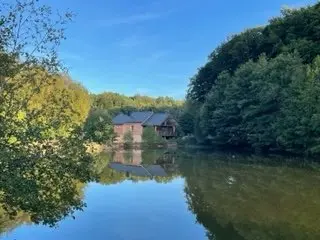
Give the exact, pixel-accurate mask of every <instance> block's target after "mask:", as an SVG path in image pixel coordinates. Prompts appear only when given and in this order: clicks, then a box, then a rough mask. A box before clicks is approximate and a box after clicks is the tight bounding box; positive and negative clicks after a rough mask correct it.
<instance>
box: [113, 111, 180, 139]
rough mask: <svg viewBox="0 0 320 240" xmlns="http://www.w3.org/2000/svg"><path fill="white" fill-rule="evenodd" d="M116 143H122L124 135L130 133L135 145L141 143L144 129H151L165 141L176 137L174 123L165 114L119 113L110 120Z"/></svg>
mask: <svg viewBox="0 0 320 240" xmlns="http://www.w3.org/2000/svg"><path fill="white" fill-rule="evenodd" d="M112 123H113V126H114V132H115V133H116V135H117V138H116V142H119V143H121V142H123V137H124V135H125V134H126V133H127V132H129V131H131V132H132V136H133V141H134V142H135V143H141V142H142V133H143V129H144V128H145V127H153V128H154V130H155V132H156V133H157V134H158V135H159V136H161V137H163V138H166V139H169V138H173V137H175V136H176V121H175V120H174V119H173V118H172V117H171V116H170V115H169V114H167V113H154V112H132V113H131V114H128V115H127V114H123V113H120V114H118V115H117V116H116V117H114V118H113V120H112Z"/></svg>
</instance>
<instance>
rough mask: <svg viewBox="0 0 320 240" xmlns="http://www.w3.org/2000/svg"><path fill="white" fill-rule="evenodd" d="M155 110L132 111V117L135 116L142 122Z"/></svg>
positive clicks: (135, 118) (136, 119) (134, 117)
mask: <svg viewBox="0 0 320 240" xmlns="http://www.w3.org/2000/svg"><path fill="white" fill-rule="evenodd" d="M152 114H153V112H132V113H131V114H130V117H131V118H133V119H134V120H135V121H136V122H139V123H142V122H144V121H146V120H147V119H148V118H149V117H151V116H152Z"/></svg>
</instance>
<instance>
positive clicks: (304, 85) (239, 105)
mask: <svg viewBox="0 0 320 240" xmlns="http://www.w3.org/2000/svg"><path fill="white" fill-rule="evenodd" d="M281 13H282V15H281V16H280V17H276V18H273V19H272V20H270V22H269V24H268V25H267V26H265V27H259V28H253V29H248V30H246V31H244V32H242V33H239V34H236V35H234V36H232V37H231V38H230V39H228V40H227V41H226V42H224V43H222V44H221V45H220V46H219V47H217V48H216V49H215V50H214V51H213V52H212V53H211V54H210V56H209V61H208V62H207V63H206V64H205V65H204V66H203V67H201V68H200V69H199V72H198V73H197V74H196V75H195V76H194V77H193V78H192V79H191V82H190V87H189V90H188V97H187V104H186V106H185V109H184V111H183V112H184V116H186V117H188V119H190V121H188V123H192V125H193V127H190V126H189V124H187V123H186V122H185V121H183V119H182V121H181V124H182V126H184V127H183V128H184V129H185V130H184V131H185V134H190V133H191V132H190V130H189V129H193V134H194V135H195V137H196V138H197V140H198V142H204V141H205V142H207V143H208V142H210V143H211V144H212V145H213V146H236V147H245V148H252V149H255V150H259V151H261V150H262V151H264V150H268V151H269V150H277V151H288V152H292V153H300V154H301V153H304V154H318V153H320V151H319V149H320V147H319V146H320V145H319V141H318V140H317V139H318V138H319V137H320V135H319V133H318V131H317V119H318V115H319V109H318V105H319V103H318V98H317V97H316V96H318V95H319V94H320V91H319V88H318V85H317V84H318V80H319V55H320V48H319V44H318V41H319V31H318V29H319V26H320V22H319V21H320V20H319V19H320V3H317V4H315V5H313V6H308V7H305V8H300V9H283V10H282V12H281ZM197 109H200V111H198V110H197Z"/></svg>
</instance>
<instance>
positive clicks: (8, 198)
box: [0, 0, 93, 225]
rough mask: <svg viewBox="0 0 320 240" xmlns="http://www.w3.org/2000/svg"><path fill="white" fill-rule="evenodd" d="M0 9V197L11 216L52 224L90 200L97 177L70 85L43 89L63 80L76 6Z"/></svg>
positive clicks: (32, 2)
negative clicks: (64, 47)
mask: <svg viewBox="0 0 320 240" xmlns="http://www.w3.org/2000/svg"><path fill="white" fill-rule="evenodd" d="M0 9H1V12H0V19H1V21H0V58H1V60H0V76H1V78H0V89H1V92H0V102H1V104H0V129H1V131H0V152H1V156H0V169H1V174H0V193H1V194H0V203H1V206H3V209H4V210H5V211H6V212H7V213H8V215H9V216H12V217H14V216H16V215H17V214H18V213H19V212H20V211H23V212H24V213H26V214H27V215H29V216H30V217H31V220H32V221H33V222H35V223H44V224H49V225H54V224H55V223H56V222H58V221H59V220H61V219H62V218H64V217H66V216H68V215H69V214H72V213H73V212H74V211H76V210H79V209H82V208H83V207H84V203H83V202H82V195H81V186H83V184H84V183H85V182H87V181H90V180H92V178H93V174H92V173H91V171H90V169H91V167H90V165H91V163H92V157H91V155H89V154H88V153H87V152H86V147H85V139H84V138H83V132H82V129H81V127H80V126H79V123H80V122H81V117H80V118H76V117H75V116H76V115H77V114H75V115H70V113H73V112H74V108H73V105H72V104H73V102H72V101H69V100H70V98H68V97H69V96H70V92H69V90H70V89H71V86H69V88H66V87H63V88H60V89H59V88H58V89H59V90H58V92H57V97H55V95H54V94H53V93H52V91H53V90H52V91H51V90H50V91H51V93H50V94H48V96H46V90H44V89H48V88H49V89H50V88H51V87H52V86H56V85H55V84H58V83H59V81H57V82H56V83H55V80H53V79H55V78H57V77H58V76H61V72H62V70H63V67H62V66H61V64H60V61H59V59H58V57H57V49H58V46H59V44H60V42H61V40H63V39H64V38H65V36H64V29H65V28H66V24H67V23H68V22H69V21H70V20H71V18H72V14H71V13H65V14H63V13H61V14H59V15H53V14H52V13H53V12H55V11H53V10H52V9H51V8H50V7H48V6H42V5H41V4H40V3H39V2H38V1H36V0H26V1H11V2H10V3H9V4H5V3H4V2H1V3H0ZM3 9H6V10H5V11H2V10H3ZM63 85H64V83H63ZM64 86H65V85H64ZM53 88H56V87H53ZM41 91H43V92H41ZM71 92H73V91H71ZM40 95H43V96H46V98H42V100H41V101H38V98H39V99H40V98H41V97H40ZM75 98H76V97H73V98H71V100H72V99H73V100H75ZM51 113H53V114H51ZM82 120H84V119H83V116H82ZM63 126H66V127H65V128H64V130H63V134H60V133H59V131H60V130H61V127H63ZM57 132H58V134H57Z"/></svg>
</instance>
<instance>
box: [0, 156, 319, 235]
mask: <svg viewBox="0 0 320 240" xmlns="http://www.w3.org/2000/svg"><path fill="white" fill-rule="evenodd" d="M94 171H95V173H96V178H95V179H94V180H90V181H89V182H88V183H80V182H75V183H74V186H75V189H76V191H74V192H72V191H71V192H72V193H71V192H70V191H69V192H68V194H69V193H70V196H69V197H70V198H66V199H64V198H63V197H62V198H61V197H57V198H56V200H55V201H58V202H53V203H54V204H57V206H59V207H57V209H54V211H53V213H51V212H50V211H49V210H50V207H51V208H53V207H52V206H56V205H54V204H53V203H51V202H50V204H52V205H46V204H47V203H46V202H39V203H38V205H39V208H36V207H34V206H33V212H32V214H33V215H32V217H30V216H29V215H30V214H31V213H30V214H29V213H25V212H23V211H18V213H17V215H16V216H14V217H8V216H7V214H6V211H5V210H4V209H5V208H4V207H3V209H2V210H1V209H0V234H1V235H0V238H1V239H7V240H9V239H10V240H29V239H30V240H37V239H46V240H50V239H52V240H53V239H54V240H56V239H59V240H60V239H76V240H82V239H136V240H147V239H148V240H149V239H154V240H157V239H161V240H162V239H174V240H176V239H178V240H179V239H186V240H188V239H190V240H197V239H199V240H201V239H210V240H213V239H215V240H222V239H226V240H229V239H231V240H232V239H243V240H244V239H263V240H264V239H290V240H292V239H320V167H319V165H318V164H315V163H310V162H305V161H303V160H301V159H291V158H287V157H286V158H285V157H268V158H267V157H261V156H254V155H239V154H232V153H204V152H197V151H191V152H190V151H175V150H170V151H165V150H154V151H151V150H148V151H141V150H134V151H118V152H115V153H103V154H101V155H99V156H98V157H97V158H96V162H95V165H94ZM57 172H58V171H57ZM22 184H24V183H22ZM70 184H72V181H70ZM38 191H39V192H40V191H41V193H43V192H45V191H46V189H45V188H44V189H38ZM48 191H50V190H48ZM61 191H63V189H58V192H61ZM45 193H46V192H45ZM46 194H49V193H46ZM72 194H74V195H72ZM26 196H28V198H27V197H26ZM53 196H56V195H53ZM32 197H34V196H32ZM77 197H79V200H81V201H82V202H83V204H85V205H83V206H82V207H81V206H78V205H77V207H74V208H73V207H72V204H74V205H76V204H77V203H78V202H77V201H75V202H73V201H72V199H73V200H75V199H78V198H77ZM21 198H26V199H29V198H30V196H29V195H23V196H22V197H21ZM15 199H18V200H19V198H15ZM48 199H49V198H48ZM50 199H51V198H50ZM18 200H17V201H18ZM48 201H49V200H48ZM41 204H43V206H45V207H42V206H41ZM44 209H45V210H44ZM40 216H41V217H43V216H45V217H43V219H45V220H42V218H41V217H40ZM40 219H41V220H40ZM32 222H38V223H39V224H38V225H37V224H34V223H32ZM50 225H51V226H50Z"/></svg>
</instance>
